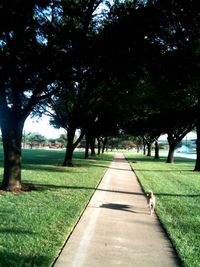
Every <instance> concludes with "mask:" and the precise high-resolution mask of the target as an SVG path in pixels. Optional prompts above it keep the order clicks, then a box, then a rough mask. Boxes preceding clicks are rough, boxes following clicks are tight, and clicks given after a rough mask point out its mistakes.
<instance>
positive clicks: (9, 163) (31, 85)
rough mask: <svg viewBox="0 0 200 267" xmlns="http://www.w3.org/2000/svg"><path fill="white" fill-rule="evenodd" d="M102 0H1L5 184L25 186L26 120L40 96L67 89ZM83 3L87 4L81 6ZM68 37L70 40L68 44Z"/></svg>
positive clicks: (7, 186)
mask: <svg viewBox="0 0 200 267" xmlns="http://www.w3.org/2000/svg"><path fill="white" fill-rule="evenodd" d="M101 2H102V1H93V0H91V1H89V2H88V3H83V2H82V1H65V0H63V1H56V0H55V1H49V0H43V1H38V0H35V1H34V0H30V1H25V0H17V1H14V2H13V1H3V2H2V3H1V9H0V25H1V26H0V61H1V62H2V63H1V68H0V126H1V131H2V139H3V147H4V177H3V183H2V188H3V189H4V190H15V189H21V187H22V184H21V141H22V131H23V125H24V122H25V120H26V118H27V117H28V115H29V114H30V113H31V112H33V111H34V109H35V107H36V105H37V104H38V103H40V101H42V100H44V99H46V98H49V97H50V96H52V95H54V94H55V93H57V92H58V90H62V81H63V77H65V80H68V79H69V80H70V81H71V77H72V75H73V64H72V62H74V54H76V53H83V51H84V46H83V47H81V45H80V44H83V43H84V42H85V39H84V38H83V37H84V36H85V34H86V32H87V28H88V27H89V25H90V26H91V24H90V20H91V14H92V13H93V12H94V10H95V8H96V7H97V6H98V5H99V4H100V3H101ZM78 6H79V7H82V9H81V8H79V9H77V7H78ZM82 20H84V24H83V23H82ZM63 38H64V39H65V40H67V41H65V45H64V46H63V43H62V41H63ZM72 41H73V49H71V48H72ZM80 48H82V49H80ZM79 63H80V62H76V64H79Z"/></svg>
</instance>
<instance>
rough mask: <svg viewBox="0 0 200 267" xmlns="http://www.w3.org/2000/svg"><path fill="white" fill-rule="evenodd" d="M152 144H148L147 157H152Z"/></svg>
mask: <svg viewBox="0 0 200 267" xmlns="http://www.w3.org/2000/svg"><path fill="white" fill-rule="evenodd" d="M151 148H152V144H150V143H147V157H151Z"/></svg>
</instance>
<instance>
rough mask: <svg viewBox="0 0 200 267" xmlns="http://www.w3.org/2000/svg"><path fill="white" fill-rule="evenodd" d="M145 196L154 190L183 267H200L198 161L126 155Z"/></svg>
mask: <svg viewBox="0 0 200 267" xmlns="http://www.w3.org/2000/svg"><path fill="white" fill-rule="evenodd" d="M126 157H127V159H128V160H129V161H130V163H131V165H132V167H133V169H134V170H135V172H136V174H137V176H138V178H139V180H140V183H141V184H142V187H143V189H144V191H145V192H147V191H149V190H153V192H154V193H155V195H156V198H157V208H156V212H157V214H158V216H159V218H160V221H161V223H162V224H163V226H164V228H165V229H166V231H167V233H168V235H169V237H170V239H171V240H172V243H173V245H174V246H175V248H176V250H177V252H178V254H179V255H180V258H181V260H182V262H183V265H184V266H187V267H199V266H200V261H199V259H200V174H199V173H197V172H194V171H193V170H194V165H195V161H194V160H191V159H186V158H176V161H175V162H176V163H174V164H167V163H165V161H166V158H164V157H163V158H161V159H160V160H154V159H153V158H149V157H146V156H143V155H137V154H135V155H133V154H128V153H127V154H126Z"/></svg>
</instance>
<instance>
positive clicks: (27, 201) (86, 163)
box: [0, 150, 113, 267]
mask: <svg viewBox="0 0 200 267" xmlns="http://www.w3.org/2000/svg"><path fill="white" fill-rule="evenodd" d="M83 156H84V155H83V153H75V158H74V163H75V167H72V168H69V167H62V161H63V159H64V151H46V150H25V151H23V170H22V181H23V182H24V183H26V184H28V185H31V186H32V188H33V190H32V191H29V192H22V193H20V194H13V193H4V192H2V193H1V194H0V266H2V267H4V266H5V267H6V266H10V267H25V266H30V267H32V266H41V267H42V266H43V267H48V266H51V264H52V262H53V261H54V259H55V258H56V256H57V255H58V253H59V251H60V249H61V247H62V245H63V243H64V241H65V239H66V237H67V236H68V235H69V234H70V232H71V230H72V229H73V227H74V225H75V223H76V222H77V220H78V219H79V217H80V215H81V213H82V212H83V210H84V208H85V206H86V205H87V203H88V201H89V199H90V197H91V195H92V194H93V192H94V190H95V188H96V186H97V185H98V183H99V181H100V180H101V178H102V177H103V174H104V173H105V171H106V169H107V167H108V165H109V164H110V162H111V160H112V158H113V154H105V155H101V156H96V157H95V158H93V159H89V160H84V159H83ZM0 171H1V172H2V169H0Z"/></svg>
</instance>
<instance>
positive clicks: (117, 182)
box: [54, 154, 180, 267]
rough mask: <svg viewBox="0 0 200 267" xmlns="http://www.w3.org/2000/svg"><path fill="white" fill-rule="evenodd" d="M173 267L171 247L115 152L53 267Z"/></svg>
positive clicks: (173, 255)
mask: <svg viewBox="0 0 200 267" xmlns="http://www.w3.org/2000/svg"><path fill="white" fill-rule="evenodd" d="M72 266H73V267H81V266H84V267H86V266H88V267H115V266H121V267H129V266H135V267H177V266H180V265H179V263H178V260H177V258H176V254H175V252H174V251H173V248H172V246H171V243H170V242H169V240H168V239H167V237H166V235H165V233H164V232H163V230H162V227H161V225H160V223H159V221H158V219H157V217H156V215H155V214H153V215H149V210H148V207H147V203H146V198H145V196H144V194H143V192H142V190H141V188H140V185H139V183H138V181H137V179H136V177H135V174H134V173H133V172H132V170H131V167H130V165H129V164H128V162H127V161H126V160H125V159H124V156H123V154H117V155H116V157H115V159H114V161H113V162H112V164H111V165H110V167H109V169H108V170H107V172H106V174H105V175H104V177H103V179H102V182H101V183H100V185H99V187H98V188H97V190H96V192H95V193H94V195H93V197H92V199H91V201H90V203H89V205H88V207H87V208H86V210H85V212H84V213H83V215H82V217H81V219H80V221H79V223H78V224H77V226H76V228H75V229H74V231H73V233H72V235H71V236H70V238H69V240H68V241H67V243H66V245H65V247H64V249H63V250H62V253H61V254H60V256H59V258H58V260H57V261H56V263H55V265H54V267H72Z"/></svg>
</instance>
